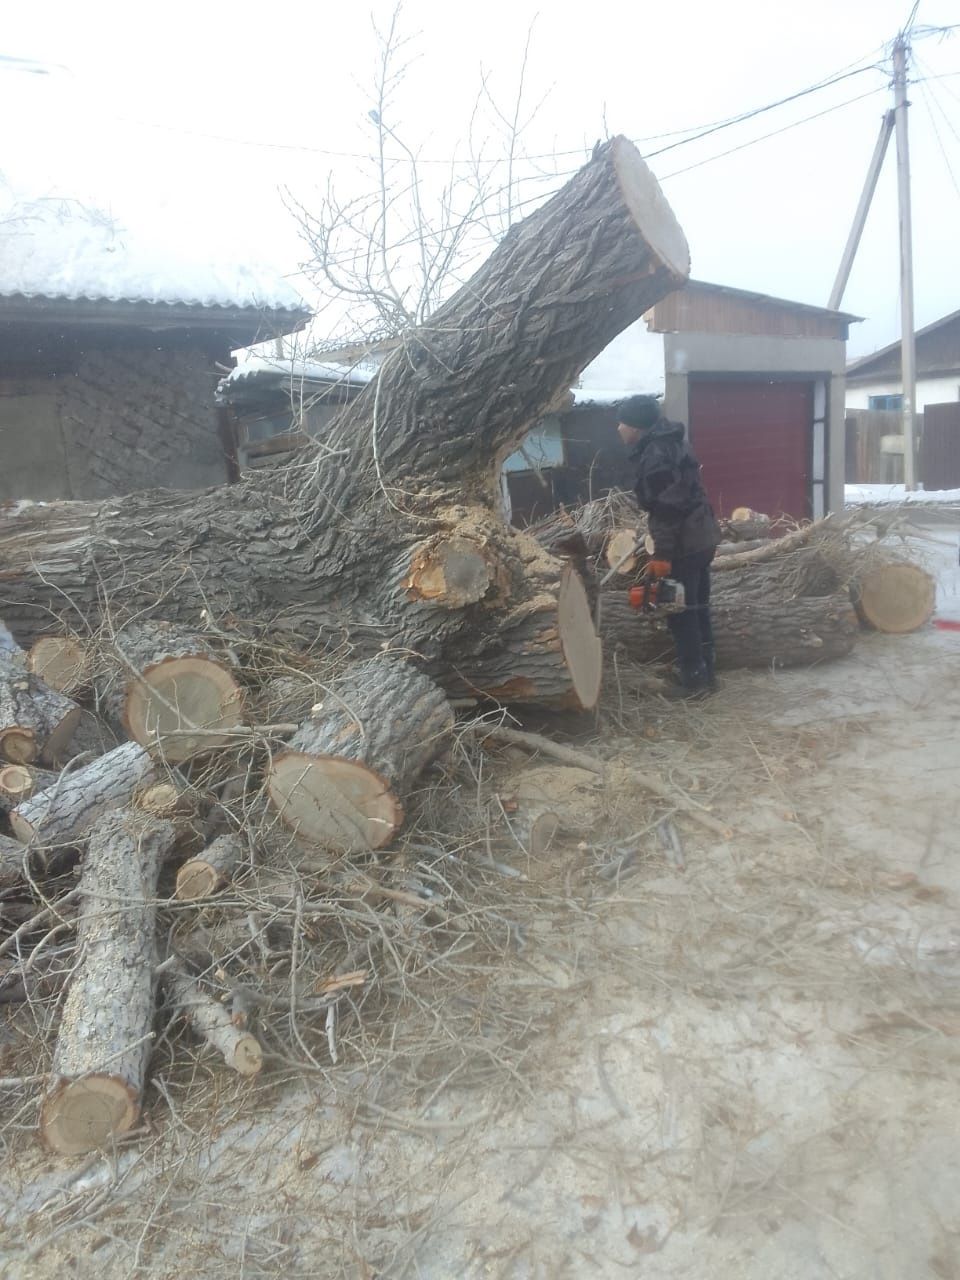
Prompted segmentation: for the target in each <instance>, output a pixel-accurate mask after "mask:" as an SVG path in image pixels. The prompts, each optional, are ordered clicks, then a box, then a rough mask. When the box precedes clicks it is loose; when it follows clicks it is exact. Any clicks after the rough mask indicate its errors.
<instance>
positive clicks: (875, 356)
mask: <svg viewBox="0 0 960 1280" xmlns="http://www.w3.org/2000/svg"><path fill="white" fill-rule="evenodd" d="M955 320H960V311H951V312H950V314H949V315H946V316H941V317H940V319H939V320H934V321H933V323H932V324H927V325H924V327H923V328H922V329H918V330H917V332H916V334H915V335H914V337H915V338H925V337H927V336H928V335H929V334H931V333H936V332H937V330H938V329H943V328H945V327H946V326H947V325H948V324H952V323H953V321H955ZM899 350H900V339H899V338H898V339H897V340H896V342H890V343H888V344H887V345H886V346H885V347H881V348H880V350H879V351H872V352H871V353H870V355H868V356H859V357H858V358H857V359H856V360H851V361H849V363H848V364H847V377H850V375H851V374H865V373H867V372H869V371H870V369H871V367H872V366H873V365H874V364H882V363H883V361H885V360H886V358H887V357H888V356H891V355H893V353H894V352H895V351H899ZM917 372H918V373H921V372H932V371H931V370H921V369H919V368H918V370H917Z"/></svg>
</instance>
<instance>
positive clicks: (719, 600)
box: [601, 577, 858, 671]
mask: <svg viewBox="0 0 960 1280" xmlns="http://www.w3.org/2000/svg"><path fill="white" fill-rule="evenodd" d="M718 582H719V577H718V579H716V580H715V585H717V583H718ZM711 617H712V619H713V633H714V639H715V641H716V648H717V667H718V668H719V669H720V670H727V671H732V670H735V669H736V668H740V667H799V666H812V665H814V664H815V663H819V662H828V661H832V660H833V659H835V658H842V657H845V656H846V655H847V654H848V653H850V651H851V650H852V649H853V646H854V645H855V644H856V641H857V635H858V627H857V617H856V614H855V612H854V610H853V607H852V605H851V604H850V598H849V596H848V595H847V593H846V592H837V593H835V594H833V595H829V596H803V597H799V598H797V599H793V600H790V599H784V598H778V597H775V596H774V597H771V596H764V595H760V594H753V593H749V592H744V593H743V594H742V595H738V594H736V593H733V592H730V593H726V592H716V593H715V596H714V600H713V603H712V605H711ZM601 625H602V629H603V635H604V639H605V640H606V641H607V642H608V643H609V642H613V643H616V644H620V645H622V646H623V649H624V651H625V652H626V654H627V656H628V657H630V658H632V659H633V660H634V661H635V662H668V661H670V660H671V659H672V658H673V655H674V650H673V641H672V639H671V637H670V633H669V631H667V629H666V627H665V626H662V625H660V624H656V625H654V624H651V623H650V622H646V621H644V619H643V618H642V617H641V616H640V615H639V614H638V613H637V611H636V610H635V609H633V608H631V606H630V603H629V601H628V600H627V594H626V592H625V591H624V592H605V593H604V597H603V614H602V624H601Z"/></svg>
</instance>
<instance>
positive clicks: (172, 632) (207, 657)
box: [104, 622, 242, 763]
mask: <svg viewBox="0 0 960 1280" xmlns="http://www.w3.org/2000/svg"><path fill="white" fill-rule="evenodd" d="M111 655H112V661H111V662H110V665H111V666H112V668H113V669H112V672H111V675H110V677H109V683H108V684H107V686H106V689H105V695H106V696H105V699H104V700H105V702H106V704H107V706H108V708H109V709H110V710H111V712H112V713H113V715H114V717H115V718H116V719H117V720H119V721H120V723H121V724H122V725H123V727H124V729H125V730H126V732H127V734H128V735H129V736H130V737H131V738H132V739H133V741H134V742H139V743H140V745H141V746H143V747H146V746H149V747H151V748H152V749H153V750H156V751H159V752H160V753H161V754H162V755H163V756H164V757H165V758H166V759H168V760H172V761H173V762H174V763H178V762H180V761H182V760H189V759H190V758H191V757H192V756H195V755H200V754H202V753H204V752H207V751H211V750H213V749H214V748H216V747H219V746H223V745H224V744H225V743H226V742H228V741H229V735H228V734H226V733H224V732H221V730H229V729H232V728H235V727H236V726H237V725H238V724H240V721H241V712H242V698H241V694H240V689H239V687H238V685H237V682H236V681H235V680H234V678H233V675H232V674H231V671H230V663H229V662H228V661H227V660H226V659H225V658H224V657H222V656H221V655H220V654H219V653H218V652H217V651H216V650H215V649H214V647H213V646H212V645H211V644H210V643H209V642H208V641H207V640H206V639H205V638H204V637H203V636H199V635H196V634H194V633H193V632H191V631H187V630H186V629H184V628H182V627H175V626H172V625H171V624H170V623H165V622H164V623H161V622H147V623H142V622H141V623H136V624H134V625H133V626H129V627H126V628H124V630H123V631H121V632H120V633H119V634H118V635H117V637H116V639H115V640H114V642H113V644H112V646H111ZM194 731H195V732H194Z"/></svg>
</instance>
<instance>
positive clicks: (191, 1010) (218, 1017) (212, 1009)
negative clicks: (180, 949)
mask: <svg viewBox="0 0 960 1280" xmlns="http://www.w3.org/2000/svg"><path fill="white" fill-rule="evenodd" d="M163 981H164V983H165V985H166V986H167V989H168V990H169V992H170V996H171V999H172V1001H173V1004H174V1006H175V1007H176V1008H177V1009H178V1010H179V1011H180V1013H182V1014H183V1015H184V1017H185V1018H186V1019H187V1021H188V1022H189V1023H190V1026H191V1028H192V1029H193V1031H194V1033H195V1034H196V1035H197V1036H198V1037H199V1039H201V1040H206V1042H207V1044H209V1045H212V1047H213V1048H214V1049H216V1051H217V1053H219V1054H220V1056H221V1057H222V1058H223V1060H224V1062H225V1063H226V1064H227V1066H228V1067H230V1068H232V1070H234V1071H236V1072H237V1073H238V1075H241V1076H255V1075H256V1074H257V1073H258V1072H259V1070H260V1068H261V1067H262V1066H263V1050H262V1049H261V1048H260V1042H259V1041H258V1040H257V1038H256V1036H254V1035H251V1034H250V1032H249V1031H243V1030H241V1029H240V1028H239V1027H237V1026H236V1025H235V1024H234V1022H233V1019H232V1018H231V1016H230V1014H229V1012H228V1011H227V1010H226V1009H225V1008H224V1007H223V1005H221V1004H218V1003H217V1001H216V1000H214V999H213V997H212V996H210V995H208V994H207V993H206V992H205V991H202V990H201V989H200V987H199V986H198V985H197V983H196V981H195V980H194V979H193V978H192V977H191V976H190V974H189V973H188V972H187V971H186V969H184V967H183V966H182V965H180V964H176V965H174V966H173V967H172V968H170V969H167V970H166V971H165V973H164V975H163Z"/></svg>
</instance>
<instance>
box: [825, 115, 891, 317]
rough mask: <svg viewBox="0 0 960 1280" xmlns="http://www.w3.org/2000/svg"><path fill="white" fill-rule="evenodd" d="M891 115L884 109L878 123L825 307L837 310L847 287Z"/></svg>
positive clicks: (884, 152) (881, 163) (886, 137)
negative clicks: (861, 185)
mask: <svg viewBox="0 0 960 1280" xmlns="http://www.w3.org/2000/svg"><path fill="white" fill-rule="evenodd" d="M893 117H894V112H893V111H885V112H884V115H883V120H882V122H881V124H880V136H879V137H878V138H877V145H876V146H875V147H874V149H873V157H872V158H871V160H870V167H869V168H868V169H867V176H866V179H865V181H864V184H863V191H862V192H861V195H860V203H859V204H858V205H857V212H856V213H855V214H854V215H853V225H852V226H851V228H850V235H849V236H848V237H847V245H846V248H845V249H844V251H843V257H842V258H841V259H840V267H839V270H838V271H837V278H836V280H834V282H833V288H832V289H831V291H830V301H829V302H828V303H827V306H828V307H829V308H830V310H831V311H837V310H839V307H840V303H841V302H842V301H843V294H844V290H845V289H846V287H847V281H848V280H849V279H850V270H851V268H852V267H853V260H854V258H855V257H856V256H857V249H859V247H860V237H861V236H862V235H863V228H864V226H865V224H866V221H867V214H868V213H869V212H870V205H871V204H872V203H873V194H874V192H875V191H876V189H877V179H878V178H879V177H880V170H881V169H882V168H883V158H884V156H885V155H886V154H887V143H888V142H889V141H890V135H891V133H893Z"/></svg>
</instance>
